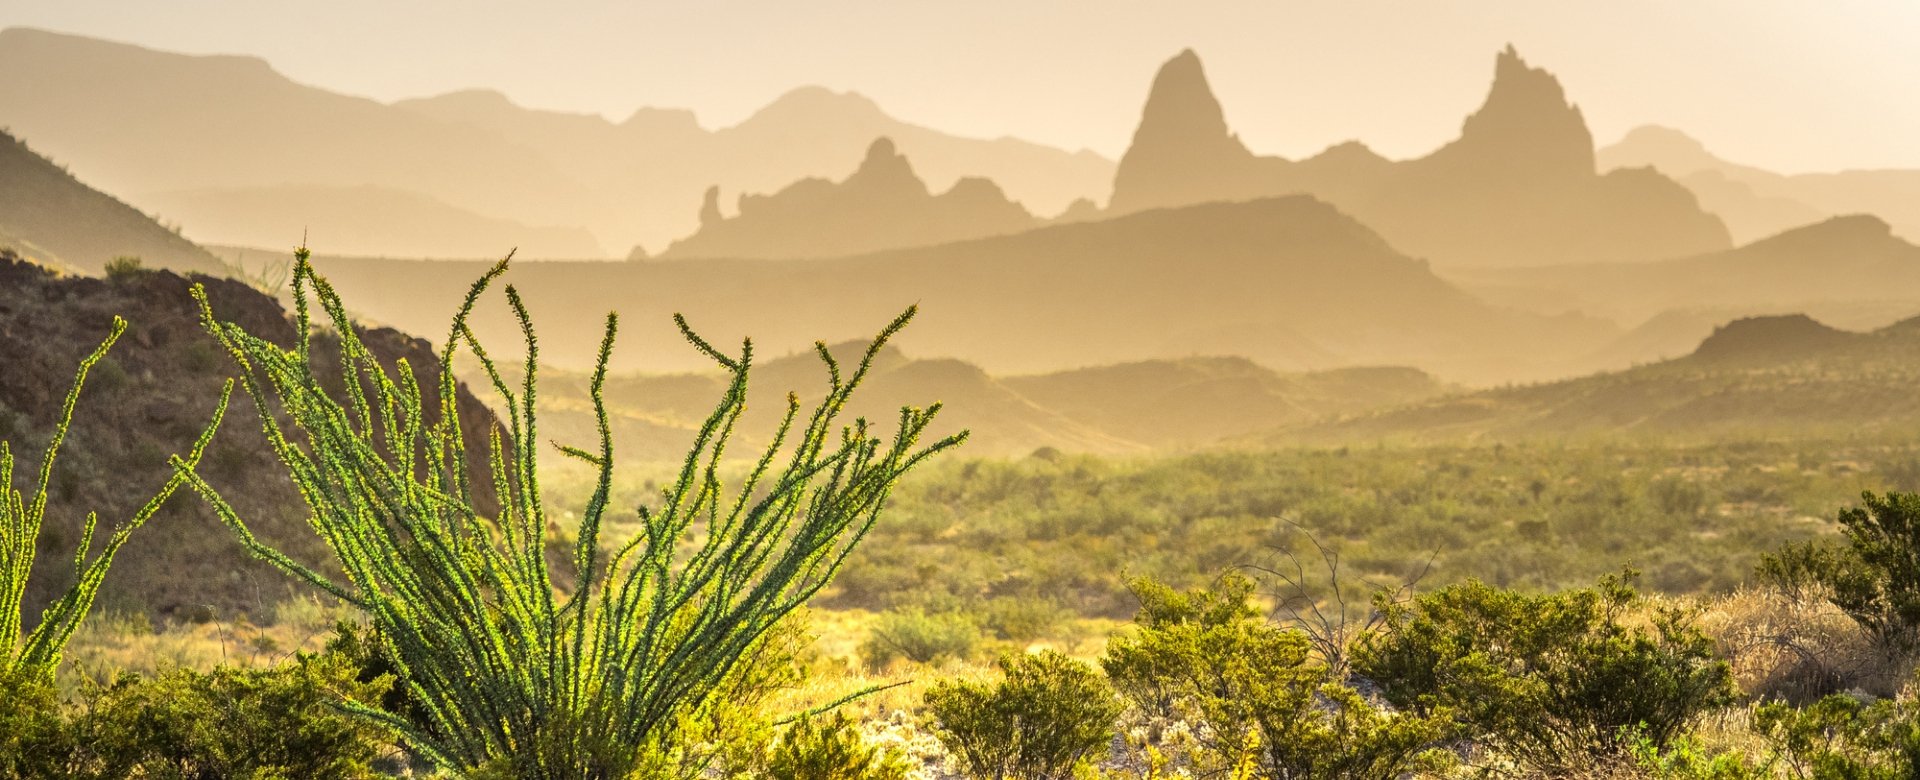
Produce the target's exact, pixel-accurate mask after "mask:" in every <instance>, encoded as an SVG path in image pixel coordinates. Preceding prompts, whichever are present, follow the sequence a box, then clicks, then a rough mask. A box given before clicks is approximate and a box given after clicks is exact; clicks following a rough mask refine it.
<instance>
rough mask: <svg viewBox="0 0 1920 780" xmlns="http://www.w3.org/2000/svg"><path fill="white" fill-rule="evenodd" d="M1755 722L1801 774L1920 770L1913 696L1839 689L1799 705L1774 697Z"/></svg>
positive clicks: (1849, 778)
mask: <svg viewBox="0 0 1920 780" xmlns="http://www.w3.org/2000/svg"><path fill="white" fill-rule="evenodd" d="M1753 727H1754V731H1756V732H1758V733H1760V734H1762V735H1765V736H1766V738H1767V740H1768V741H1769V742H1771V743H1772V744H1773V746H1774V749H1775V750H1777V751H1778V752H1779V754H1780V756H1781V757H1782V758H1783V759H1784V760H1785V761H1786V762H1787V763H1788V764H1789V766H1790V767H1791V769H1792V770H1793V772H1794V775H1795V776H1796V777H1803V778H1811V779H1812V780H1907V779H1910V778H1913V777H1915V776H1917V775H1916V773H1920V712H1916V706H1915V704H1914V703H1913V702H1911V701H1905V702H1900V701H1895V700H1892V699H1880V700H1877V701H1874V702H1872V703H1867V702H1865V701H1862V700H1861V699H1859V698H1855V697H1853V696H1849V695H1846V694H1835V695H1833V696H1828V697H1826V698H1824V699H1821V700H1819V701H1817V702H1814V703H1813V704H1811V705H1808V706H1807V707H1804V708H1798V709H1796V708H1794V707H1792V706H1790V705H1787V704H1785V703H1781V702H1772V703H1768V704H1764V705H1761V706H1760V707H1759V709H1757V710H1756V711H1755V712H1754V716H1753Z"/></svg>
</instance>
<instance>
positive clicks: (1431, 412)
mask: <svg viewBox="0 0 1920 780" xmlns="http://www.w3.org/2000/svg"><path fill="white" fill-rule="evenodd" d="M1917 382H1920V318H1914V319H1909V320H1904V321H1902V322H1898V323H1895V324H1893V325H1889V326H1887V327H1884V328H1880V329H1878V330H1875V331H1871V332H1853V331H1843V330H1839V329H1836V328H1832V327H1829V326H1827V325H1825V324H1822V323H1820V322H1818V321H1816V320H1814V319H1812V318H1810V317H1807V316H1805V315H1798V314H1794V315H1779V316H1768V317H1752V318H1745V319H1740V320H1735V321H1733V322H1729V323H1726V324H1724V325H1722V326H1720V327H1719V328H1716V329H1715V330H1714V332H1713V333H1712V334H1711V335H1709V336H1708V337H1707V338H1706V339H1705V340H1703V341H1702V342H1701V343H1700V345H1699V347H1698V348H1697V349H1695V350H1694V351H1693V352H1692V353H1691V354H1689V355H1686V356H1684V357H1679V358H1675V359H1672V360H1667V361H1662V362H1659V363H1654V364H1650V365H1644V366H1639V367H1635V368H1631V369H1627V370H1623V371H1616V372H1611V373H1603V374H1596V375H1593V376H1586V377H1580V378H1575V379H1568V380H1563V381H1558V382H1550V383H1545V384H1538V385H1529V386H1523V387H1509V388H1498V389H1491V390H1481V391H1477V392H1470V393H1461V394H1455V395H1449V396H1442V397H1437V398H1433V399H1430V400H1426V401H1420V402H1416V403H1413V404H1409V405H1405V406H1402V407H1400V408H1395V409H1387V410H1384V411H1376V412H1372V413H1367V414H1360V415H1355V416H1351V417H1348V418H1346V419H1342V420H1335V421H1324V420H1323V421H1317V422H1313V423H1308V424H1305V425H1296V426H1291V427H1282V428H1280V429H1278V430H1273V431H1269V432H1266V433H1263V434H1259V435H1256V436H1251V437H1247V438H1245V439H1243V440H1242V441H1243V442H1244V443H1249V444H1261V445H1303V444H1312V445H1334V444H1344V445H1358V444H1368V443H1379V442H1397V443H1409V444H1442V443H1461V442H1479V443H1491V442H1520V441H1568V440H1580V439H1585V438H1593V437H1608V436H1612V437H1622V436H1624V437H1655V438H1661V439H1667V440H1681V441H1686V440H1693V441H1701V442H1714V441H1720V440H1725V439H1746V438H1762V437H1780V436H1787V437H1814V438H1817V437H1838V436H1844V437H1853V436H1863V435H1872V434H1874V433H1878V432H1899V431H1911V430H1913V429H1914V427H1915V426H1920V394H1916V393H1914V392H1913V387H1914V385H1915V384H1916V383H1917Z"/></svg>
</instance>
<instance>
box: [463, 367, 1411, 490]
mask: <svg viewBox="0 0 1920 780" xmlns="http://www.w3.org/2000/svg"><path fill="white" fill-rule="evenodd" d="M865 348H866V344H865V343H864V342H850V343H843V344H839V345H836V346H834V347H832V350H833V353H834V354H835V355H836V356H837V357H839V358H840V359H842V360H843V361H844V360H847V359H850V358H851V359H857V358H858V356H859V352H858V350H862V349H865ZM588 379H589V377H588V376H587V375H586V374H585V373H582V372H566V371H557V370H556V371H549V372H548V373H547V374H544V375H543V377H542V385H541V395H542V399H543V401H544V402H545V403H546V404H547V405H548V406H547V409H546V410H545V411H544V412H543V415H544V417H543V418H542V419H543V423H542V424H543V426H544V429H545V430H546V431H547V432H548V433H549V434H551V435H554V436H557V437H558V438H560V439H561V440H563V441H570V440H576V439H581V438H590V437H591V436H592V435H593V431H594V426H595V425H596V422H595V418H594V416H593V406H592V401H591V398H590V397H589V395H588ZM726 380H727V377H725V376H721V375H718V374H713V373H689V374H626V375H616V376H614V377H612V378H610V379H609V380H608V381H607V385H606V391H605V392H606V398H607V403H608V407H609V413H610V419H611V422H612V426H613V431H614V436H615V439H616V440H617V441H619V442H620V443H621V446H622V452H624V453H626V455H625V457H627V458H632V459H635V460H643V461H644V460H662V461H677V460H678V459H679V458H681V457H683V456H684V454H685V452H686V446H687V444H689V443H690V442H692V440H693V438H694V432H695V431H697V430H698V429H699V426H700V424H701V423H702V422H703V421H704V420H705V419H706V417H707V415H708V414H710V413H711V412H712V406H713V399H714V398H715V397H717V396H719V395H720V394H721V393H722V392H724V391H725V389H726ZM825 381H826V376H825V372H824V370H823V369H822V368H821V366H820V363H819V361H818V359H817V358H815V357H814V356H813V355H811V354H802V355H791V356H785V357H780V358H776V359H772V360H769V361H767V362H765V363H763V364H761V365H759V366H758V367H756V368H755V369H754V372H753V382H752V384H751V385H750V387H749V392H750V393H751V394H752V403H750V404H749V405H748V407H747V415H746V417H745V418H744V419H743V422H742V426H743V430H745V431H747V434H746V436H745V437H744V439H743V441H747V442H750V443H752V444H755V445H763V444H764V441H762V439H763V438H764V435H765V434H766V433H768V432H770V431H772V429H773V426H774V424H775V423H777V419H776V415H777V414H778V413H779V412H780V411H781V410H784V409H785V408H786V403H785V400H784V399H785V396H786V393H788V392H789V391H792V392H796V393H798V394H799V396H800V399H801V402H802V403H803V404H804V403H808V402H811V401H813V400H817V396H818V395H819V394H820V392H821V391H822V390H823V389H824V387H825ZM1447 389H1448V388H1447V386H1446V385H1444V384H1442V383H1440V382H1438V381H1436V380H1435V379H1434V378H1433V377H1432V376H1430V375H1428V374H1426V373H1423V372H1421V371H1418V370H1415V369H1410V368H1386V367H1382V368H1351V369H1336V370H1331V371H1316V372H1308V373H1289V374H1283V373H1280V372H1276V371H1273V370H1271V369H1268V368H1266V367H1263V366H1260V365H1257V364H1255V363H1253V362H1252V361H1249V360H1247V359H1245V358H1226V357H1193V358H1177V359H1168V360H1148V361H1139V362H1134V363H1126V364H1121V365H1112V366H1099V367H1094V368H1086V369H1076V370H1072V371H1061V372H1053V373H1047V374H1031V375H1023V376H992V375H989V374H988V373H987V372H985V371H983V370H981V369H980V368H979V367H978V366H975V365H973V364H971V363H967V362H965V361H961V360H954V359H952V358H937V359H920V358H914V357H911V356H910V355H908V354H907V353H905V352H903V351H902V350H900V349H899V348H897V347H892V346H889V347H887V348H886V350H885V351H884V352H882V353H881V354H880V356H879V357H878V359H877V360H876V361H875V363H874V367H873V371H872V373H871V374H870V375H869V376H868V378H867V383H866V385H865V386H864V387H863V388H862V390H861V394H860V395H859V396H856V398H855V399H854V402H853V405H852V406H851V407H849V411H850V412H852V413H853V414H856V415H860V416H864V417H866V418H868V419H870V420H885V419H890V418H892V417H893V416H894V415H895V414H897V413H898V412H899V409H900V407H901V406H902V405H904V404H910V403H913V402H914V401H913V399H916V398H918V399H926V398H938V399H940V400H941V402H942V403H944V404H945V407H944V408H943V409H942V410H941V415H942V418H941V420H940V421H939V423H938V426H937V427H936V428H935V429H934V430H932V431H930V433H932V434H935V435H944V434H948V433H953V432H957V431H960V430H967V431H970V432H971V435H970V436H969V438H968V439H967V449H968V452H969V453H970V454H971V455H972V456H975V457H1020V456H1025V455H1028V454H1032V453H1035V452H1043V451H1047V450H1053V451H1058V452H1067V453H1096V454H1107V455H1128V454H1141V453H1147V452H1154V451H1167V450H1182V449H1188V448H1195V447H1205V446H1208V445H1211V444H1216V443H1219V442H1221V441H1223V440H1226V439H1229V438H1233V437H1238V436H1241V435H1243V434H1245V433H1246V432H1247V431H1248V430H1249V429H1261V428H1272V427H1277V426H1282V425H1301V424H1306V423H1309V422H1316V421H1320V420H1325V419H1332V418H1338V417H1341V416H1346V415H1353V414H1358V413H1362V412H1370V411H1376V410H1379V409H1383V408H1389V407H1394V406H1398V405H1402V404H1406V403H1411V402H1414V401H1418V400H1422V399H1426V398H1430V397H1433V396H1436V395H1439V394H1440V393H1443V392H1445V391H1446V390H1447ZM496 400H497V399H496Z"/></svg>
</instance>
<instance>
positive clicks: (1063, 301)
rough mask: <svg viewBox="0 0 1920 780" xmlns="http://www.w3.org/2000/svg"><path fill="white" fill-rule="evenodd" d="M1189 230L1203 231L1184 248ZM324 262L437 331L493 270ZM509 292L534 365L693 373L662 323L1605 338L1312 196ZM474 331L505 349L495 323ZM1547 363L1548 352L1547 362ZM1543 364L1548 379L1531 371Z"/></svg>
mask: <svg viewBox="0 0 1920 780" xmlns="http://www.w3.org/2000/svg"><path fill="white" fill-rule="evenodd" d="M1196 237H1201V238H1196ZM316 263H317V266H318V267H319V268H320V270H321V272H322V273H325V274H327V275H328V276H329V277H330V278H331V279H332V280H333V281H334V283H335V285H337V286H338V287H339V288H340V289H341V291H342V292H343V294H345V295H346V296H347V299H348V300H350V301H354V302H355V305H357V306H359V307H360V310H361V312H362V313H363V314H365V315H367V316H369V317H371V318H373V319H374V320H375V321H378V322H383V323H387V324H392V325H395V326H397V327H400V328H402V329H405V330H409V331H413V332H423V333H426V332H436V331H438V330H440V329H441V328H443V327H444V325H445V323H444V320H445V318H446V317H447V316H449V315H450V314H451V313H452V311H453V309H454V308H455V306H456V305H457V302H458V300H459V298H460V296H461V295H462V294H463V293H464V291H465V289H466V285H467V283H468V282H470V281H471V280H472V279H473V278H475V277H477V276H478V275H479V274H480V273H481V271H482V270H484V265H482V264H480V263H462V264H453V263H445V262H407V261H390V260H377V259H365V258H358V259H356V258H332V257H321V258H319V259H318V260H317V261H316ZM513 276H514V279H515V284H517V285H518V287H519V289H520V290H521V292H522V294H523V295H524V296H525V297H526V300H527V303H528V306H529V307H530V308H531V309H532V311H533V314H534V316H535V318H536V319H537V320H538V321H539V322H540V324H541V325H542V327H543V328H547V329H550V330H543V333H547V334H549V335H548V336H547V338H545V339H544V341H545V342H546V343H547V344H549V345H551V346H549V347H548V348H546V349H544V350H543V352H542V355H543V356H544V357H545V359H548V360H551V361H553V362H555V363H557V364H560V365H562V366H567V367H575V368H577V367H580V366H583V365H586V364H588V363H590V362H591V360H592V359H593V354H592V353H593V347H594V346H595V345H597V344H598V343H599V339H598V333H599V325H600V319H601V317H602V315H604V313H605V312H608V311H615V310H617V311H619V312H620V313H621V315H622V316H623V317H624V318H626V322H627V323H628V326H627V327H628V333H629V334H630V335H629V336H628V338H627V339H626V346H625V347H623V348H622V349H620V350H618V351H617V353H616V362H617V363H618V365H619V366H620V367H621V368H623V369H626V370H650V371H662V370H679V369H686V368H694V367H698V366H699V365H700V363H699V360H698V357H697V355H695V354H694V353H693V352H691V351H690V350H687V349H685V348H684V346H682V345H680V344H679V343H678V342H679V338H678V336H677V334H675V333H674V332H673V331H672V329H671V328H669V327H665V326H666V324H667V322H668V320H667V316H668V315H669V314H670V313H672V312H674V311H681V312H685V313H686V314H687V315H688V316H689V317H691V318H692V321H693V322H694V323H695V324H696V325H701V326H703V327H705V328H708V329H711V330H712V333H711V334H709V335H710V337H715V338H717V340H718V342H720V343H727V342H737V341H738V339H739V338H740V337H743V336H748V335H751V336H754V337H756V338H764V339H766V341H765V342H763V343H762V347H763V349H762V354H781V353H782V352H786V351H799V350H803V349H806V348H807V345H808V344H809V343H810V341H811V339H812V338H813V337H824V338H827V339H828V340H830V341H840V340H845V339H851V338H859V337H861V336H863V335H867V334H870V333H871V332H872V331H873V330H874V329H877V328H878V327H879V326H880V325H881V324H884V323H885V322H887V321H888V320H890V319H892V317H893V316H894V315H895V314H897V313H899V311H900V310H901V309H903V308H905V307H906V306H907V305H908V304H910V303H916V302H917V303H918V304H919V306H920V308H921V312H922V313H921V317H920V319H919V320H918V321H917V322H915V324H914V325H913V327H912V329H911V330H910V331H909V332H908V333H907V334H905V335H904V336H903V337H902V338H903V340H902V341H901V344H902V346H904V347H908V348H910V349H911V350H912V351H914V352H915V353H916V354H921V355H927V356H937V357H957V358H962V359H965V360H967V361H969V362H972V363H975V364H977V365H979V366H981V367H982V368H984V369H986V370H988V371H990V372H993V373H996V374H1008V373H1032V372H1044V371H1056V370H1061V369H1064V368H1073V367H1084V366H1095V365H1102V364H1109V363H1120V362H1129V361H1137V360H1147V359H1154V358H1166V357H1185V356H1192V355H1219V354H1231V355H1241V356H1244V357H1248V358H1251V359H1253V360H1255V361H1256V362H1259V363H1261V364H1262V365H1266V366H1269V367H1272V368H1275V369H1280V370H1287V371H1293V370H1303V369H1314V368H1331V367H1338V366H1350V365H1380V364H1385V365H1418V366H1419V367H1421V368H1423V369H1426V370H1429V371H1432V372H1434V373H1436V374H1438V375H1439V376H1441V377H1443V378H1445V379H1447V380H1448V381H1496V380H1499V379H1504V378H1514V377H1537V376H1542V375H1562V374H1559V373H1556V372H1561V371H1564V370H1565V369H1564V367H1561V366H1546V365H1543V364H1541V363H1540V362H1539V356H1551V355H1556V354H1560V353H1559V352H1558V350H1565V349H1569V348H1578V349H1591V348H1596V347H1597V346H1598V345H1599V344H1601V343H1603V342H1604V341H1605V340H1606V339H1607V338H1609V337H1611V336H1612V335H1614V332H1615V331H1614V329H1613V328H1612V326H1610V325H1608V324H1606V323H1604V322H1599V321H1596V320H1592V319H1589V318H1583V317H1578V316H1559V317H1546V316H1537V315H1531V314H1527V313H1524V312H1517V311H1512V310H1509V309H1503V308H1499V307H1494V306H1490V305H1488V304H1486V303H1484V302H1482V301H1480V300H1479V299H1477V298H1475V297H1473V296H1471V295H1469V294H1467V293H1465V292H1462V291H1461V290H1459V289H1458V288H1456V287H1454V286H1453V285H1451V284H1450V283H1448V282H1446V281H1445V280H1443V279H1441V278H1440V277H1438V276H1435V275H1434V273H1433V271H1432V270H1431V269H1429V268H1428V266H1427V265H1426V264H1425V263H1422V262H1420V261H1417V260H1413V259H1411V258H1408V257H1406V256H1405V255H1402V254H1400V253H1398V252H1396V251H1395V250H1394V249H1393V247H1392V246H1390V245H1389V244H1388V243H1387V242H1386V241H1385V240H1383V239H1382V238H1381V237H1380V236H1379V235H1377V234H1375V233H1374V232H1373V231H1371V230H1369V229H1367V227H1366V226H1365V225H1362V224H1360V223H1359V222H1357V221H1355V220H1354V219H1353V218H1351V217H1348V216H1347V215H1345V214H1342V213H1341V212H1340V211H1338V210H1337V209H1335V208H1333V207H1331V206H1328V205H1327V204H1325V203H1322V202H1320V201H1317V200H1314V199H1313V198H1310V197H1307V196H1291V197H1283V198H1272V199H1265V200H1256V201H1243V202H1235V203H1209V204H1203V205H1198V206H1189V207H1185V208H1178V209H1156V210H1151V211H1144V212H1139V213H1135V214H1130V215H1127V216H1123V217H1118V218H1113V219H1106V220H1099V221H1090V222H1076V223H1069V224H1059V225H1051V226H1047V227H1042V228H1038V229H1034V230H1029V231H1026V232H1022V233H1017V234H1013V235H1006V236H995V237H989V238H981V239H974V240H969V241H961V242H954V243H949V244H942V245H939V246H933V247H920V248H912V249H899V250H889V251H885V252H876V253H871V254H864V255H857V256H852V257H843V258H826V259H817V260H787V261H765V260H719V259H704V258H703V259H692V260H681V261H659V262H648V263H577V262H543V263H530V264H524V265H522V266H520V267H519V268H518V269H516V270H515V271H514V272H513ZM480 316H481V319H480V322H479V329H480V331H481V332H482V333H483V334H484V335H490V336H492V337H493V338H494V340H495V341H496V342H498V343H500V344H501V345H502V348H506V347H510V346H512V345H513V344H515V343H517V341H518V339H517V338H516V335H515V334H517V327H516V326H514V325H513V323H512V320H511V318H510V317H509V316H507V313H506V312H504V311H498V310H483V311H482V312H481V315H480ZM1550 360H1551V359H1549V361H1550ZM1543 372H1544V373H1543Z"/></svg>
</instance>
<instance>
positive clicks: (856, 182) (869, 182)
mask: <svg viewBox="0 0 1920 780" xmlns="http://www.w3.org/2000/svg"><path fill="white" fill-rule="evenodd" d="M842 186H843V187H845V188H846V189H847V190H849V191H868V192H875V193H886V194H909V193H912V194H918V195H926V194H927V185H926V182H923V181H921V180H920V177H919V176H918V175H917V174H915V173H914V172H913V164H912V163H910V162H908V161H907V156H906V155H904V154H901V153H900V152H899V150H897V149H895V148H894V146H893V139H890V138H876V139H874V141H873V143H872V144H871V145H869V146H868V147H867V156H866V159H863V160H861V161H860V167H859V168H858V169H857V170H855V171H854V172H853V175H852V176H849V177H847V180H846V181H845V182H844V183H843V184H842Z"/></svg>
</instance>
